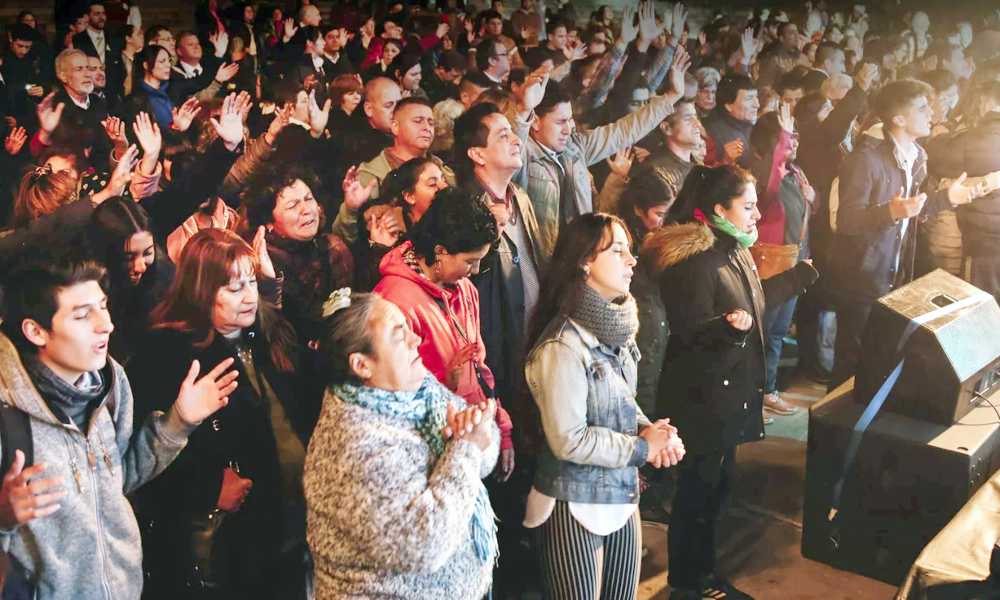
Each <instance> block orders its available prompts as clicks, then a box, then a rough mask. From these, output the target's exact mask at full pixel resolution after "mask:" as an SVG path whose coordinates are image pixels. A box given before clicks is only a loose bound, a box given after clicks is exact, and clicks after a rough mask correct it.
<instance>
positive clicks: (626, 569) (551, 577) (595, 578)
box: [539, 500, 642, 600]
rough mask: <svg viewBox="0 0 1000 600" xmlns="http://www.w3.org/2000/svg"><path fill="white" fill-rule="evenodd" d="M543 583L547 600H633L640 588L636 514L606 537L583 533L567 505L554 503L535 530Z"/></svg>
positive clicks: (639, 548) (558, 502)
mask: <svg viewBox="0 0 1000 600" xmlns="http://www.w3.org/2000/svg"><path fill="white" fill-rule="evenodd" d="M539 541H540V544H539V546H540V547H539V551H540V554H541V559H542V581H543V584H544V586H545V595H546V598H549V600H633V599H634V598H635V594H636V589H637V588H638V586H639V565H640V561H641V559H642V528H641V526H640V522H639V511H636V512H635V514H634V515H633V516H632V519H631V520H629V522H628V524H626V525H625V526H624V527H622V528H621V529H619V530H618V531H616V532H614V533H612V534H611V535H603V536H602V535H596V534H594V533H591V532H589V531H587V530H586V529H584V528H583V526H582V525H580V524H579V523H578V522H577V521H576V519H574V518H573V515H572V514H571V513H570V510H569V504H567V503H566V502H563V501H562V500H558V501H556V505H555V508H554V509H553V510H552V514H551V515H550V516H549V519H548V520H547V521H546V522H545V523H543V524H542V525H541V527H539Z"/></svg>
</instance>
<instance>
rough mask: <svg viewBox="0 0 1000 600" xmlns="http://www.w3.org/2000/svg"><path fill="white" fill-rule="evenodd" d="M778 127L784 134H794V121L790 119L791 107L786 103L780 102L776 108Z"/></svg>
mask: <svg viewBox="0 0 1000 600" xmlns="http://www.w3.org/2000/svg"><path fill="white" fill-rule="evenodd" d="M778 125H780V126H781V128H782V129H783V130H784V131H785V133H788V134H789V135H790V134H793V133H795V119H794V118H793V117H792V106H791V105H790V104H788V103H787V102H782V103H781V106H780V107H779V108H778Z"/></svg>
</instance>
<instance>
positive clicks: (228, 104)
mask: <svg viewBox="0 0 1000 600" xmlns="http://www.w3.org/2000/svg"><path fill="white" fill-rule="evenodd" d="M208 122H209V123H211V124H212V127H213V128H214V129H215V132H216V133H217V134H219V138H221V139H222V141H223V142H224V143H225V144H226V148H228V149H229V150H230V151H232V150H235V149H236V146H238V145H239V143H240V142H242V141H243V119H242V118H241V117H240V112H239V107H238V106H237V104H236V94H229V95H228V96H226V98H225V100H223V101H222V114H221V115H219V119H218V120H216V119H215V118H214V117H213V118H211V119H209V120H208Z"/></svg>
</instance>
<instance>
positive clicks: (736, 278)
mask: <svg viewBox="0 0 1000 600" xmlns="http://www.w3.org/2000/svg"><path fill="white" fill-rule="evenodd" d="M754 184H755V181H754V178H753V176H752V175H750V174H749V173H748V172H747V171H744V170H743V169H741V168H739V167H735V166H730V165H727V166H722V167H715V168H709V167H703V166H696V167H694V169H692V171H691V173H690V174H689V175H688V176H687V178H686V179H685V180H684V186H683V187H682V188H681V191H680V193H679V195H678V198H677V201H676V205H675V206H676V207H677V210H676V211H675V214H676V215H677V219H678V223H677V224H674V225H667V226H665V227H663V228H661V229H659V230H657V231H654V232H653V233H651V234H650V235H649V236H648V237H647V238H646V240H645V242H644V243H643V247H642V251H641V261H642V263H643V264H644V266H645V267H646V268H648V269H650V270H651V271H652V273H654V276H655V277H656V278H657V280H658V284H659V287H660V295H661V297H662V298H663V303H664V306H665V308H666V312H667V320H668V322H669V323H670V330H671V331H670V344H669V345H668V347H667V352H666V355H665V358H664V364H663V372H662V375H661V377H660V382H659V394H658V396H659V398H658V400H659V402H658V403H657V404H658V407H659V408H660V409H661V410H663V411H664V412H665V413H666V414H668V415H669V416H670V420H671V424H672V425H674V426H676V427H677V428H678V429H679V430H680V431H681V432H682V433H683V434H684V439H685V440H686V442H687V444H686V451H687V456H686V457H685V459H684V461H683V462H682V463H681V464H680V468H679V476H678V484H677V492H676V495H675V497H674V501H673V508H672V510H671V518H670V531H669V535H668V544H669V547H670V550H671V552H670V586H671V588H673V591H672V592H671V596H670V597H671V599H672V600H688V599H698V600H700V599H701V598H703V597H723V596H725V597H726V598H730V599H742V600H745V599H748V598H749V596H748V595H746V594H744V593H743V592H741V591H739V590H737V589H736V588H734V587H733V586H732V585H731V584H729V583H728V581H727V580H726V579H725V578H724V577H723V576H722V575H721V574H720V573H718V571H717V570H716V563H715V549H716V542H715V534H716V522H717V520H718V518H719V514H720V510H721V506H722V504H723V502H724V501H725V499H726V497H727V496H728V493H729V489H730V486H731V480H732V470H733V461H734V457H735V450H736V446H738V445H739V444H742V443H744V442H751V441H757V440H760V439H762V438H763V437H764V421H763V406H762V400H763V386H764V363H765V359H764V336H763V330H762V327H761V323H762V319H763V314H764V311H765V299H766V302H767V304H772V303H774V304H780V303H782V302H784V301H786V300H787V299H788V298H790V297H792V296H793V295H795V294H798V293H800V292H801V291H802V290H803V289H804V288H805V287H807V286H808V285H810V284H811V283H812V282H813V281H815V279H816V278H817V277H818V274H817V273H816V271H815V269H813V267H812V265H810V264H808V262H807V261H800V262H799V263H798V264H797V265H796V266H795V267H793V268H792V269H790V270H788V271H785V272H784V273H781V274H780V275H776V276H774V277H771V278H769V279H766V280H764V281H763V282H762V281H761V280H760V279H759V278H758V276H757V269H756V267H755V266H754V263H753V257H752V256H751V254H750V251H749V248H750V246H751V245H753V243H754V242H755V241H756V239H757V235H758V233H757V221H758V220H759V219H760V212H759V211H758V209H757V193H756V189H755V185H754Z"/></svg>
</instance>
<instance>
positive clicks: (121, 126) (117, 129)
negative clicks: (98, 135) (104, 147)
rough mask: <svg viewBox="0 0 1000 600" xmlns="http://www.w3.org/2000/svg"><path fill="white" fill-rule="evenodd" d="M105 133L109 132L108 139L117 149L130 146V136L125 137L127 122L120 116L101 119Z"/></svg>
mask: <svg viewBox="0 0 1000 600" xmlns="http://www.w3.org/2000/svg"><path fill="white" fill-rule="evenodd" d="M101 126H102V127H104V133H106V134H108V139H109V140H111V144H112V145H113V146H114V147H115V149H118V150H122V149H124V148H127V147H128V138H126V137H125V122H124V121H122V120H121V119H119V118H118V117H108V118H107V119H104V120H103V121H101Z"/></svg>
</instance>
